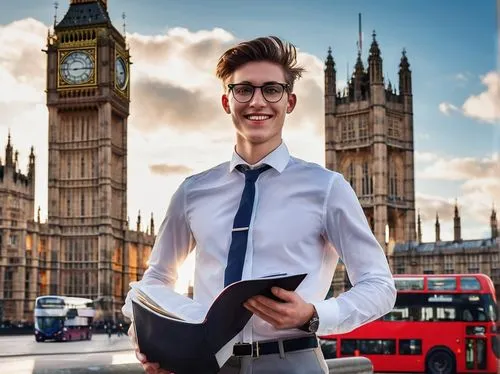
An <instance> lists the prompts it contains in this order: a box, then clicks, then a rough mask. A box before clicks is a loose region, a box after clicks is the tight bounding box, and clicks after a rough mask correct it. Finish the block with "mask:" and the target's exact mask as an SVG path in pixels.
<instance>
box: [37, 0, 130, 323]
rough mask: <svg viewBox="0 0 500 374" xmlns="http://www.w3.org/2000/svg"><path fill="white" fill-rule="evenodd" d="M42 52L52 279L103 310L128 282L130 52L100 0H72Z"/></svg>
mask: <svg viewBox="0 0 500 374" xmlns="http://www.w3.org/2000/svg"><path fill="white" fill-rule="evenodd" d="M46 52H47V90H46V92H47V107H48V113H49V118H48V120H49V165H48V175H49V180H48V187H49V193H48V196H49V198H48V199H49V201H48V230H49V237H50V248H51V261H52V264H53V268H52V271H51V278H52V279H51V281H50V283H51V284H57V293H58V294H64V295H68V296H82V297H92V298H93V299H98V300H100V302H101V307H103V310H104V311H105V313H106V311H112V310H117V309H118V308H119V307H120V306H121V304H122V303H123V299H122V295H123V293H124V291H125V292H126V289H124V287H126V286H127V285H126V284H124V279H123V277H122V273H123V269H122V264H123V259H124V256H125V251H126V247H127V243H126V235H127V118H128V116H129V97H130V86H129V82H130V78H129V64H130V56H129V51H128V48H127V45H126V41H125V37H124V35H122V34H121V33H120V32H119V31H118V30H117V29H116V28H115V27H114V26H113V25H112V23H111V20H110V17H109V14H108V10H107V1H106V0H71V1H70V6H69V9H68V11H67V13H66V14H65V15H64V17H63V19H62V20H61V21H60V22H58V23H55V24H54V31H53V32H51V33H50V34H49V36H48V45H47V50H46ZM104 317H106V316H104Z"/></svg>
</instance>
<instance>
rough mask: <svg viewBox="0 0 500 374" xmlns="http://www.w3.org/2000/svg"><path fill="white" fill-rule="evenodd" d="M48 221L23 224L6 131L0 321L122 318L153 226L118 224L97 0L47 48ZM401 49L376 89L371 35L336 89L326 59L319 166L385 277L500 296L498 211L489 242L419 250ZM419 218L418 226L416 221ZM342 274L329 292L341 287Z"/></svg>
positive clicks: (30, 211)
mask: <svg viewBox="0 0 500 374" xmlns="http://www.w3.org/2000/svg"><path fill="white" fill-rule="evenodd" d="M44 52H45V53H46V55H47V88H46V100H47V108H48V131H49V132H48V134H49V136H48V143H49V144H48V150H49V164H48V217H47V220H46V222H44V223H42V222H41V221H40V212H39V211H38V214H37V218H36V219H34V217H35V206H34V200H35V182H36V178H35V163H36V156H35V154H34V150H33V148H32V149H31V152H30V155H29V164H28V169H27V173H26V174H23V173H22V172H21V170H20V169H21V165H19V162H18V152H17V151H14V147H13V140H12V139H11V135H10V134H9V136H8V139H7V145H6V147H5V158H4V160H3V162H2V161H1V159H0V322H1V321H4V320H10V321H32V320H33V307H34V301H35V298H36V297H37V296H40V295H48V294H59V295H68V296H80V297H87V298H90V299H93V300H95V301H96V305H97V307H98V310H99V314H98V316H99V318H102V319H115V320H118V319H121V318H122V315H121V306H122V305H123V303H124V298H125V295H126V293H127V291H128V284H129V283H130V282H131V281H135V280H138V279H140V278H141V277H142V274H143V273H144V271H145V269H146V267H147V261H148V258H149V255H150V253H151V249H152V246H153V243H154V240H155V236H154V222H153V219H152V218H151V221H150V222H149V225H148V228H147V229H146V230H144V231H143V230H142V227H141V217H140V215H139V216H138V217H137V224H136V229H135V230H130V229H129V222H128V218H127V119H128V116H129V106H130V99H131V98H130V55H129V50H128V47H127V44H126V42H125V38H124V35H122V34H121V33H120V32H119V31H118V30H117V29H116V28H115V27H114V26H113V25H112V23H111V20H110V17H109V14H108V11H107V0H70V6H69V9H68V11H67V13H66V14H65V15H64V17H63V19H62V20H61V21H60V22H58V23H57V24H55V25H54V30H53V31H50V32H49V34H48V37H47V46H46V49H45V50H44ZM409 67H410V65H409V62H408V58H407V56H406V53H405V52H403V56H402V58H401V63H400V70H399V89H398V90H396V89H395V88H393V87H391V84H389V85H388V86H386V85H385V82H384V77H383V74H382V71H383V70H382V58H381V53H380V49H379V47H378V44H377V41H376V40H375V35H373V42H372V44H371V48H370V53H369V57H368V67H367V68H366V69H365V67H364V65H363V62H362V59H361V54H360V53H358V58H357V62H356V65H355V69H354V73H353V75H352V77H351V79H350V80H349V82H348V87H347V89H346V90H344V91H342V92H340V91H338V90H337V87H336V70H335V62H334V58H333V56H332V52H331V50H330V51H329V52H328V57H327V59H326V64H325V151H326V167H327V168H329V169H332V170H337V171H340V172H341V173H343V174H344V176H345V178H346V179H347V180H348V181H349V182H350V183H351V185H352V187H353V188H354V189H355V191H356V193H357V195H358V197H359V200H360V202H361V205H362V207H363V209H364V211H365V214H366V217H367V219H368V222H369V224H370V225H371V228H372V230H373V232H374V234H375V236H376V238H377V239H378V241H379V242H380V243H381V245H382V246H383V247H384V248H385V250H386V252H387V257H388V259H389V262H390V264H391V267H392V270H393V272H395V273H413V274H417V273H435V274H437V273H470V272H482V273H486V274H489V275H490V276H491V277H492V279H493V281H494V283H495V285H496V288H497V293H498V290H499V289H500V258H499V256H500V240H499V238H498V229H497V221H496V212H495V211H494V210H493V211H492V212H491V219H490V221H491V237H490V238H487V239H479V240H463V239H462V238H461V235H460V229H461V227H460V216H459V212H458V208H457V207H456V208H455V228H454V232H455V238H454V240H453V241H441V239H440V227H439V219H438V217H437V216H436V241H435V242H432V243H422V240H421V230H420V218H419V217H418V218H417V219H416V212H415V191H414V185H415V183H414V161H413V155H414V146H413V144H414V142H413V108H412V88H411V70H410V68H409ZM416 221H417V222H416ZM348 283H349V281H348V277H347V276H346V272H345V270H344V268H343V265H342V264H340V265H339V266H338V269H337V272H336V275H335V279H334V280H333V287H332V290H333V292H334V293H338V292H340V291H342V290H344V289H345V288H346V287H348Z"/></svg>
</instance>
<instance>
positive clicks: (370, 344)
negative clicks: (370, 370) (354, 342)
mask: <svg viewBox="0 0 500 374" xmlns="http://www.w3.org/2000/svg"><path fill="white" fill-rule="evenodd" d="M358 344H359V353H361V354H366V355H394V354H396V340H392V339H391V340H372V339H360V340H358Z"/></svg>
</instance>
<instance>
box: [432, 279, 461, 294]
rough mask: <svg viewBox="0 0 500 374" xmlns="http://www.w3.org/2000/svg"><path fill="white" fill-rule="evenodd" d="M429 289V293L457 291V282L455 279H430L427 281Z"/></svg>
mask: <svg viewBox="0 0 500 374" xmlns="http://www.w3.org/2000/svg"><path fill="white" fill-rule="evenodd" d="M427 287H428V288H429V291H434V290H446V291H454V290H456V289H457V281H456V280H455V278H429V279H428V280H427Z"/></svg>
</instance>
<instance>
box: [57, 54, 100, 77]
mask: <svg viewBox="0 0 500 374" xmlns="http://www.w3.org/2000/svg"><path fill="white" fill-rule="evenodd" d="M60 73H61V77H62V79H63V80H64V81H65V82H66V83H67V84H84V83H87V82H89V81H90V80H91V78H92V76H93V74H94V59H93V57H92V56H91V55H90V54H89V53H87V52H84V51H73V52H70V53H68V54H67V55H66V56H65V57H64V59H63V60H62V61H61V65H60Z"/></svg>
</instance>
